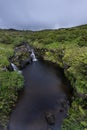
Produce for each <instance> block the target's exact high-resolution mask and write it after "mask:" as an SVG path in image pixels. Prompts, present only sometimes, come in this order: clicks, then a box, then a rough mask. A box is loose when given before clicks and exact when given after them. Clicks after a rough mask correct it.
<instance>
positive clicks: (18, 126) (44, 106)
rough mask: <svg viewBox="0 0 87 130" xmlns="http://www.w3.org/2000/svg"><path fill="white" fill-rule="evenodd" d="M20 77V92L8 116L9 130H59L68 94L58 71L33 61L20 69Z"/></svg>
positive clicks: (65, 112)
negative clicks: (21, 70)
mask: <svg viewBox="0 0 87 130" xmlns="http://www.w3.org/2000/svg"><path fill="white" fill-rule="evenodd" d="M23 75H24V79H25V87H24V91H23V92H22V94H21V97H20V99H19V101H18V103H17V105H16V108H15V109H14V110H13V112H12V114H11V117H10V122H9V130H61V125H62V123H63V120H64V118H65V117H66V116H67V111H68V108H69V105H68V100H69V95H70V92H69V86H68V85H67V84H65V83H64V76H63V74H62V73H61V71H60V69H56V68H55V67H53V66H52V65H51V64H47V63H45V62H42V61H35V62H32V63H31V64H29V65H28V66H26V68H24V69H23ZM48 115H51V117H50V118H51V119H52V118H53V119H52V120H54V123H53V124H50V123H49V120H48V117H47V116H48Z"/></svg>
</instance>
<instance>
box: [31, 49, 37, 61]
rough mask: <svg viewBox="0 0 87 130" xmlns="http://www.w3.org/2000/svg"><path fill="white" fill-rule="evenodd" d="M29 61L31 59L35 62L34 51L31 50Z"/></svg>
mask: <svg viewBox="0 0 87 130" xmlns="http://www.w3.org/2000/svg"><path fill="white" fill-rule="evenodd" d="M31 59H32V61H37V58H36V56H35V54H34V50H33V49H32V50H31Z"/></svg>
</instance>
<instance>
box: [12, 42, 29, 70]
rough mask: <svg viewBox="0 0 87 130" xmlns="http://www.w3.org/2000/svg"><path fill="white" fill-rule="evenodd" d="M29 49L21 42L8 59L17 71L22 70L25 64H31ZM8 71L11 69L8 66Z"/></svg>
mask: <svg viewBox="0 0 87 130" xmlns="http://www.w3.org/2000/svg"><path fill="white" fill-rule="evenodd" d="M30 54H31V47H30V46H29V45H28V44H27V43H26V42H23V43H21V44H20V45H18V46H17V47H16V48H15V50H14V55H13V56H12V57H11V58H10V59H9V60H10V62H12V63H14V64H15V65H16V66H17V67H18V68H19V69H22V68H24V67H25V66H26V65H27V64H29V63H31V57H30ZM9 68H10V70H11V67H10V66H9Z"/></svg>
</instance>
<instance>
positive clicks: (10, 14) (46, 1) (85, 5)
mask: <svg viewBox="0 0 87 130" xmlns="http://www.w3.org/2000/svg"><path fill="white" fill-rule="evenodd" d="M81 24H87V0H0V28H15V29H28V30H41V29H57V28H63V27H71V26H76V25H81Z"/></svg>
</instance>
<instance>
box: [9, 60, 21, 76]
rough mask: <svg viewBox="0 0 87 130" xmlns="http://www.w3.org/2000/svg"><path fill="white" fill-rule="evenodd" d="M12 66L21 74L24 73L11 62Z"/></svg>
mask: <svg viewBox="0 0 87 130" xmlns="http://www.w3.org/2000/svg"><path fill="white" fill-rule="evenodd" d="M11 66H12V69H13V71H17V72H18V73H20V74H21V73H22V71H20V70H19V69H18V67H17V66H16V65H15V64H13V63H11Z"/></svg>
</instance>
